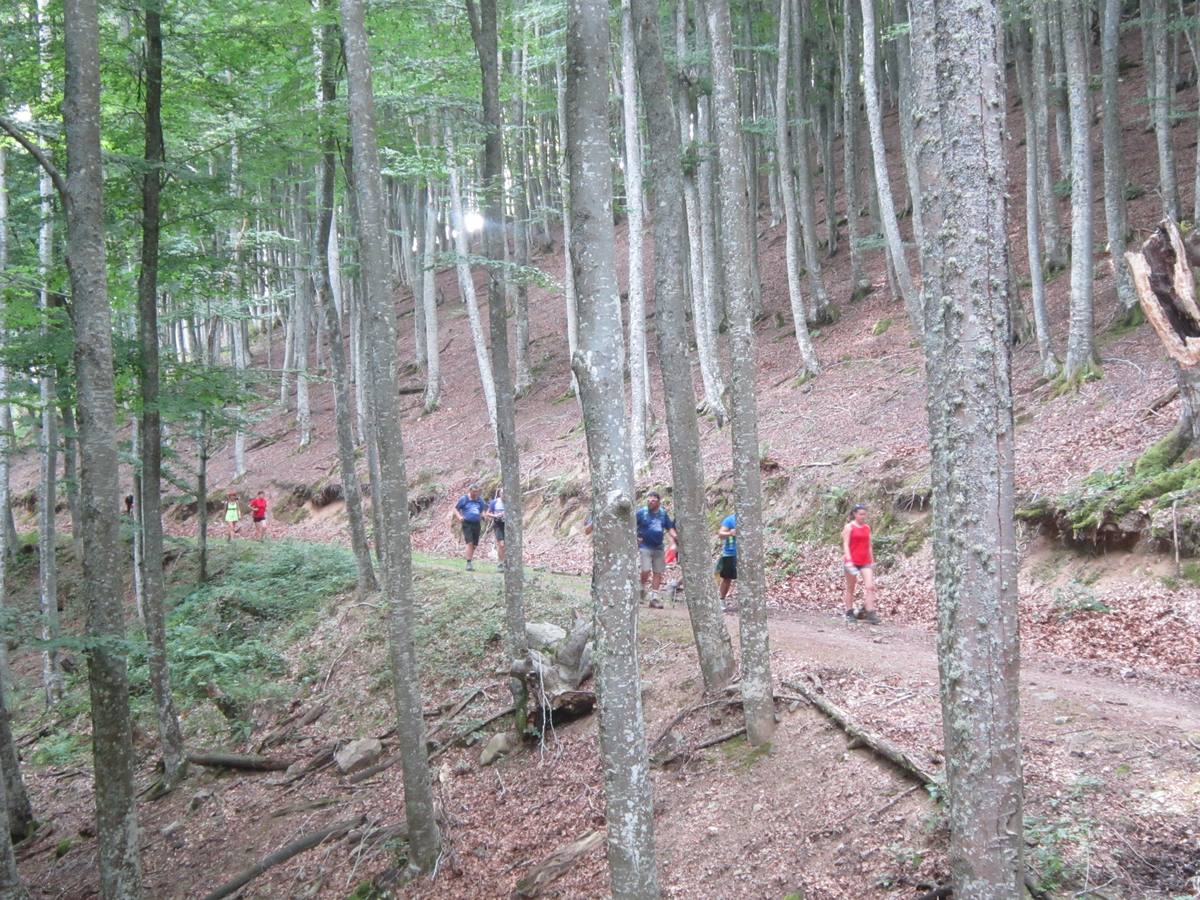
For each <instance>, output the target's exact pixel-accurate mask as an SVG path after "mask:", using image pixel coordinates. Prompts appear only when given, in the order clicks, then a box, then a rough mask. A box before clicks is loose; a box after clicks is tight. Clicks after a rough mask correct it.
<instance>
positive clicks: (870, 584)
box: [842, 504, 879, 625]
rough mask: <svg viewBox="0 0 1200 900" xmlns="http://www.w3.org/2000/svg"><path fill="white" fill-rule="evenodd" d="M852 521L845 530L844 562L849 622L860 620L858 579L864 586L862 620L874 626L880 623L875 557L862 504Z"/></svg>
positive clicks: (845, 602)
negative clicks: (856, 592)
mask: <svg viewBox="0 0 1200 900" xmlns="http://www.w3.org/2000/svg"><path fill="white" fill-rule="evenodd" d="M850 517H851V518H850V521H849V522H847V523H846V527H845V528H843V529H842V562H843V564H844V565H845V569H846V595H845V598H844V605H845V607H846V620H847V621H850V622H853V621H856V620H857V619H858V615H856V614H855V612H854V587H855V584H856V583H857V582H858V579H859V578H862V583H863V609H862V618H863V620H864V621H866V622H869V623H870V624H872V625H878V624H879V615H878V614H877V613H876V612H875V558H874V557H873V556H872V555H871V526H870V525H868V524H867V508H866V507H865V506H863V505H862V504H859V505H857V506H855V507H854V509H852V510H851V511H850Z"/></svg>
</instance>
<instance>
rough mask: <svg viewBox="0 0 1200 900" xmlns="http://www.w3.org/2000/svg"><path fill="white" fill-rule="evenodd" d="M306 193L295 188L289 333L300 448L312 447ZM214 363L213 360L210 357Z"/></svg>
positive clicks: (301, 186)
mask: <svg viewBox="0 0 1200 900" xmlns="http://www.w3.org/2000/svg"><path fill="white" fill-rule="evenodd" d="M307 201H308V189H307V187H306V185H305V184H304V183H303V182H301V183H299V184H297V186H296V219H295V222H296V247H295V251H294V252H295V257H294V259H295V269H294V272H295V281H296V301H295V304H294V305H293V307H292V319H293V320H294V325H293V331H292V354H293V359H294V361H295V367H296V430H297V431H299V433H300V446H301V447H307V446H308V445H309V444H311V443H312V409H311V406H310V405H309V397H308V343H309V330H308V328H309V319H310V317H311V315H312V277H311V276H310V275H309V271H308V256H309V246H310V241H311V237H310V230H309V219H308V214H307V208H306V205H307ZM210 359H211V360H212V361H213V362H216V359H215V358H214V357H211V356H210Z"/></svg>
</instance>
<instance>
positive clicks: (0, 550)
mask: <svg viewBox="0 0 1200 900" xmlns="http://www.w3.org/2000/svg"><path fill="white" fill-rule="evenodd" d="M6 159H7V154H6V151H5V148H4V147H2V146H0V272H5V271H7V270H8V182H7V180H6V177H5V162H6ZM4 313H5V298H4V294H3V292H0V322H3V321H4ZM6 344H7V333H6V329H5V328H3V327H0V512H3V513H4V514H5V518H6V519H7V518H8V517H9V515H10V514H11V512H12V503H11V499H10V497H9V487H8V469H9V466H8V454H9V450H10V448H11V437H12V410H11V408H10V407H9V405H8V366H7V365H6V364H5V362H4V353H3V351H4V348H5V345H6ZM14 531H15V529H14ZM13 537H14V535H10V534H9V533H8V529H7V527H0V615H4V616H6V615H7V613H6V611H5V606H6V599H7V597H8V594H7V589H8V588H7V576H8V565H9V561H10V560H11V559H12V558H13V552H14V549H15V548H14V547H13V544H12V540H13ZM11 687H12V672H11V671H10V669H9V665H8V642H7V641H6V640H3V639H0V770H2V772H0V781H2V782H3V789H4V797H3V798H0V807H3V808H4V809H5V810H6V812H7V816H8V821H7V825H6V824H5V823H4V822H0V852H5V851H4V848H3V842H4V840H5V838H4V835H5V834H11V835H12V837H13V838H15V839H17V840H20V839H22V838H24V837H25V836H26V834H28V832H29V826H30V825H32V824H33V809H32V807H31V806H30V804H29V795H28V794H27V793H26V791H25V782H24V781H23V780H22V779H21V769H20V763H19V762H18V756H17V745H16V742H15V741H14V740H13V733H12V723H11V721H10V720H9V716H8V705H7V700H6V696H7V694H8V693H9V691H10V690H11ZM5 869H6V870H7V866H5ZM11 874H12V873H11V872H9V875H10V876H11ZM12 884H14V885H15V884H16V882H12ZM3 885H4V881H3V876H0V893H2V890H3ZM13 890H16V888H15V887H14V888H13ZM18 896H20V895H18Z"/></svg>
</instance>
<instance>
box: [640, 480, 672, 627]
mask: <svg viewBox="0 0 1200 900" xmlns="http://www.w3.org/2000/svg"><path fill="white" fill-rule="evenodd" d="M668 534H669V535H670V536H671V540H672V541H676V540H677V539H678V536H677V535H676V533H675V520H674V519H672V518H671V517H670V516H669V515H668V514H667V511H666V510H665V509H663V506H662V497H660V496H659V495H658V493H657V492H656V491H651V492H650V493H649V494H647V495H646V505H645V506H643V507H642V508H641V509H639V510H638V511H637V540H638V557H639V559H640V562H641V569H642V594H643V595H644V594H645V593H646V584H647V583H649V585H650V606H651V607H652V608H654V609H662V602H661V601H660V600H659V599H658V592H659V590H660V589H661V588H662V581H663V573H664V572H665V571H667V556H666V548H665V547H664V546H663V538H664V537H665V536H666V535H668Z"/></svg>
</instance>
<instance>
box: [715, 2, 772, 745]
mask: <svg viewBox="0 0 1200 900" xmlns="http://www.w3.org/2000/svg"><path fill="white" fill-rule="evenodd" d="M705 11H706V13H707V15H708V35H709V43H710V49H711V51H712V74H713V110H714V112H715V120H716V123H715V124H716V132H717V151H718V154H719V157H720V160H721V210H722V211H723V213H724V216H725V221H724V223H723V225H724V228H723V230H722V232H721V262H722V267H723V268H724V270H725V288H726V291H727V292H728V297H729V319H730V340H729V350H730V356H731V357H732V360H733V366H732V374H733V378H732V382H731V386H730V398H731V401H732V402H731V404H730V405H731V412H732V414H733V427H732V432H733V469H734V472H735V473H736V474H735V477H734V508H735V510H736V513H737V521H738V607H739V615H740V619H741V647H742V705H743V708H744V710H745V714H746V735H747V737H748V738H749V740H750V743H752V744H754V745H755V746H760V745H762V744H765V743H767V742H768V741H770V740H771V737H772V735H773V734H774V733H775V703H774V695H773V687H772V683H771V651H770V642H769V638H768V634H767V598H766V591H765V587H766V585H765V576H764V571H763V533H762V474H761V472H760V470H759V459H758V456H759V447H758V401H757V399H756V397H755V384H754V378H755V375H756V369H757V366H756V355H757V354H756V352H755V346H754V291H753V285H751V284H750V271H749V268H748V267H747V266H746V259H747V257H748V255H749V250H748V248H749V246H750V237H749V235H748V234H747V233H746V232H747V228H748V226H749V222H750V219H749V216H748V214H747V213H746V209H745V205H746V186H745V184H744V183H743V178H744V177H745V172H746V168H745V165H744V162H743V160H742V158H741V156H742V151H743V147H742V142H741V140H740V139H739V138H738V132H739V131H740V130H741V117H740V115H739V112H738V106H737V87H736V84H735V83H734V75H733V47H732V46H731V44H732V37H731V31H730V28H729V0H708V2H707V3H706V4H705Z"/></svg>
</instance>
